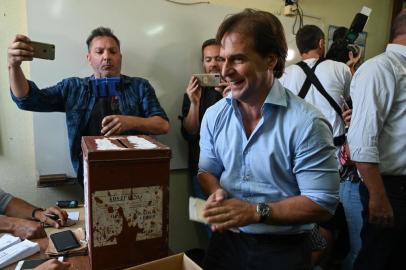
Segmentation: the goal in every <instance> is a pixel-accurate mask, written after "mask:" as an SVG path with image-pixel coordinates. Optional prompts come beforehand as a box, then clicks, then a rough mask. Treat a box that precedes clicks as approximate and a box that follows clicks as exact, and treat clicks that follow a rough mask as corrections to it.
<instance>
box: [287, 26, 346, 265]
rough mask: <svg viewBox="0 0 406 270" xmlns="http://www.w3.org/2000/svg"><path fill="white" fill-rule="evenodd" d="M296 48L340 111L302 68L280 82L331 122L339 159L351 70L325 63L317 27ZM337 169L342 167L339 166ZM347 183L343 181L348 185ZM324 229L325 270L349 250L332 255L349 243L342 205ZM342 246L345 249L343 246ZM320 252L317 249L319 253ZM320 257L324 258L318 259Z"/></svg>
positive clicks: (305, 31) (307, 29) (303, 32)
mask: <svg viewBox="0 0 406 270" xmlns="http://www.w3.org/2000/svg"><path fill="white" fill-rule="evenodd" d="M296 45H297V48H298V50H299V52H300V55H301V58H302V64H303V63H304V64H305V65H307V67H308V68H310V69H312V70H313V71H314V75H315V76H316V77H317V79H318V80H319V82H320V83H321V85H322V87H323V88H324V90H325V91H326V94H327V95H328V96H329V98H331V99H332V102H335V105H336V108H334V107H333V105H332V104H331V102H329V101H328V99H327V98H326V96H325V95H323V94H322V93H321V92H320V91H319V90H318V89H317V87H316V86H315V84H314V83H311V84H309V85H308V87H307V89H308V92H307V93H306V90H302V89H303V88H306V87H305V85H306V83H305V81H306V80H307V78H308V76H307V74H306V73H305V71H304V70H303V69H302V67H300V66H299V65H297V64H296V65H290V66H289V67H287V68H286V69H285V72H284V74H283V76H282V77H281V78H280V82H281V83H282V85H283V86H285V87H286V88H287V89H289V90H290V91H292V92H293V93H295V94H296V95H299V96H300V97H302V98H304V99H305V100H306V101H307V102H308V103H310V104H312V105H314V106H315V107H316V108H317V109H319V110H320V111H321V113H322V114H323V115H324V116H325V117H326V118H327V120H328V121H329V123H330V124H331V126H332V127H333V137H334V145H335V146H336V149H337V150H336V154H337V155H338V153H339V150H340V146H341V145H343V144H344V142H345V123H344V121H343V118H342V110H341V107H342V106H343V102H344V101H343V99H342V98H344V99H348V98H349V92H350V83H351V77H352V74H351V70H350V68H349V66H347V65H346V64H345V63H342V62H338V61H333V60H329V59H324V54H325V37H324V33H323V31H322V30H321V29H320V28H319V27H317V26H315V25H305V26H303V27H302V28H301V29H299V31H298V32H297V34H296ZM337 167H339V163H338V162H337ZM344 180H346V179H341V181H342V182H344ZM319 225H320V232H321V233H322V235H323V237H324V238H326V240H327V243H328V246H327V249H325V251H324V253H323V255H322V256H320V255H317V256H316V255H315V254H316V253H314V255H313V256H314V258H313V260H314V262H313V263H314V264H318V263H320V264H321V265H324V266H325V267H328V265H329V264H332V263H334V262H333V261H334V260H341V259H342V257H344V256H345V253H346V251H347V250H345V249H342V251H341V250H340V252H336V253H335V254H332V252H331V251H332V249H333V246H334V242H336V241H341V240H343V239H347V238H345V237H341V234H342V233H345V232H346V231H347V228H346V227H347V226H346V220H345V215H344V209H343V206H342V204H341V203H340V204H339V205H338V207H337V210H336V214H335V216H334V218H333V219H332V220H331V221H329V222H327V223H323V224H319ZM346 244H347V243H345V245H346ZM339 246H341V245H339ZM316 250H317V249H316ZM318 257H320V258H318Z"/></svg>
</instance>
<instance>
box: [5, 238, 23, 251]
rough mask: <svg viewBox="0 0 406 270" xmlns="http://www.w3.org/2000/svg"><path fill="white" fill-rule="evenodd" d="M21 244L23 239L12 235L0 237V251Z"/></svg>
mask: <svg viewBox="0 0 406 270" xmlns="http://www.w3.org/2000/svg"><path fill="white" fill-rule="evenodd" d="M20 242H21V239H20V238H19V237H15V236H13V235H11V234H4V235H3V236H2V237H0V251H2V250H4V249H6V248H8V247H10V246H12V245H14V244H17V243H20Z"/></svg>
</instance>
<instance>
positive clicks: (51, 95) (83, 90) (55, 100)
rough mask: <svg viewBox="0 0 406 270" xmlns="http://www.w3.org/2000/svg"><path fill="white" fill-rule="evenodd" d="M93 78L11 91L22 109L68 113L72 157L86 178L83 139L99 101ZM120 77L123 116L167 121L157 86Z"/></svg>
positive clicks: (120, 107) (32, 84) (136, 78)
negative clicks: (24, 93)
mask: <svg viewBox="0 0 406 270" xmlns="http://www.w3.org/2000/svg"><path fill="white" fill-rule="evenodd" d="M90 79H91V77H85V78H77V77H74V78H67V79H64V80H62V81H61V82H59V83H58V84H56V85H54V86H51V87H47V88H44V89H41V90H40V89H39V88H38V87H37V86H36V84H35V83H34V82H32V81H28V84H29V89H30V90H29V93H28V95H27V96H25V97H22V98H17V97H15V96H14V95H13V94H12V98H13V100H14V102H15V103H16V104H17V106H18V107H19V108H20V109H22V110H27V111H35V112H65V113H66V124H67V128H68V139H69V148H70V156H71V160H72V165H73V168H74V170H75V171H76V173H77V175H78V178H79V179H82V177H83V175H81V174H82V172H81V171H79V172H78V170H79V165H80V163H81V152H82V151H81V146H80V140H81V137H82V132H83V131H84V130H85V129H86V126H87V124H88V122H89V120H90V115H91V113H92V109H93V106H94V105H95V102H96V97H95V96H93V95H92V94H91V90H90V87H89V81H90ZM121 79H122V84H123V91H122V95H121V96H120V98H119V109H120V112H121V113H122V114H123V115H133V116H139V117H145V118H148V117H152V116H160V117H162V118H164V119H166V120H168V117H167V115H166V113H165V111H164V110H163V109H162V107H161V105H160V104H159V101H158V99H157V97H156V95H155V90H154V88H153V87H152V86H151V84H150V83H149V82H148V81H147V80H145V79H142V78H138V77H128V76H125V75H121ZM168 121H169V120H168ZM126 134H127V135H129V134H133V135H134V134H139V132H137V131H135V130H134V131H129V132H127V133H126Z"/></svg>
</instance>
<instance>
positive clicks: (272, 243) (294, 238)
mask: <svg viewBox="0 0 406 270" xmlns="http://www.w3.org/2000/svg"><path fill="white" fill-rule="evenodd" d="M203 265H204V267H203V269H205V270H220V269H224V270H225V269H230V270H239V269H241V270H243V269H244V270H256V269H257V270H266V269H275V270H302V269H303V270H304V269H306V270H308V269H311V247H310V236H309V234H300V235H286V236H284V235H264V234H261V235H254V234H246V233H234V232H230V231H226V232H223V233H218V232H215V233H213V236H212V238H211V239H210V243H209V247H208V249H207V252H206V257H205V259H204V263H203Z"/></svg>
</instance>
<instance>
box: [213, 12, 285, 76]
mask: <svg viewBox="0 0 406 270" xmlns="http://www.w3.org/2000/svg"><path fill="white" fill-rule="evenodd" d="M231 32H236V33H240V34H242V35H244V36H246V37H247V38H251V41H252V42H253V46H254V50H255V51H256V52H257V53H258V54H259V55H261V56H262V57H266V56H269V55H274V56H276V58H277V63H276V65H275V68H274V70H273V74H274V76H275V77H276V78H280V77H281V76H282V74H283V70H284V69H285V59H286V56H287V51H288V46H287V43H286V38H285V33H284V31H283V26H282V24H281V22H280V21H279V20H278V18H277V17H276V16H274V15H272V14H271V13H269V12H266V11H260V10H254V9H249V8H247V9H245V10H243V11H242V12H240V13H237V14H233V15H231V16H229V17H227V18H226V19H225V20H224V21H223V22H222V23H221V25H220V27H219V29H218V30H217V35H216V39H217V42H218V43H220V44H221V40H222V38H223V37H224V35H225V34H227V33H231Z"/></svg>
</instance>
